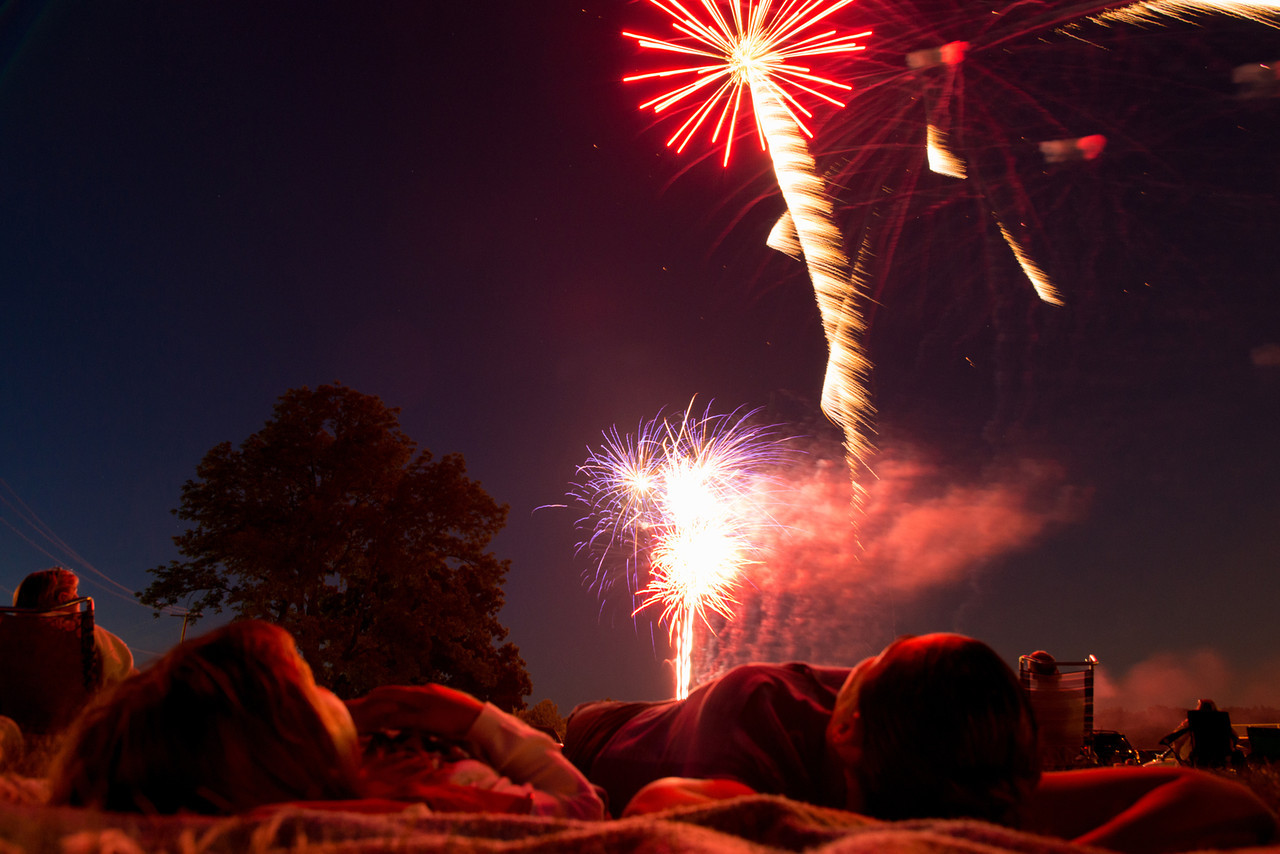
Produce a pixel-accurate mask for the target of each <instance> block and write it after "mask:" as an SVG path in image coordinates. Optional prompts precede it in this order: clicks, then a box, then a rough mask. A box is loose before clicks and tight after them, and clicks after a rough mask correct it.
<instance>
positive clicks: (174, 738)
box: [50, 621, 360, 814]
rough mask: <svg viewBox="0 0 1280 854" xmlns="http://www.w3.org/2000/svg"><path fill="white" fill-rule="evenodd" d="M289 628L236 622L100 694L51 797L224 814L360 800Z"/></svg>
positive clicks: (351, 760) (66, 750) (354, 769)
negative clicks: (274, 806)
mask: <svg viewBox="0 0 1280 854" xmlns="http://www.w3.org/2000/svg"><path fill="white" fill-rule="evenodd" d="M310 682H311V676H310V673H309V672H308V671H307V670H306V665H305V664H304V663H303V662H302V660H301V659H300V658H299V657H298V654H297V652H296V649H295V647H294V642H293V639H292V638H291V637H290V636H289V634H288V632H286V631H285V630H284V629H281V628H280V627H278V626H275V625H272V624H270V623H263V622H257V621H243V622H235V623H231V624H230V625H228V626H225V627H223V628H221V629H218V630H216V631H214V632H211V633H210V634H208V635H205V636H203V637H201V638H197V639H195V640H192V641H188V642H186V643H184V644H182V645H180V646H178V647H177V648H175V649H174V650H173V651H171V652H170V653H169V654H168V655H166V656H165V657H164V658H162V659H161V660H160V661H158V662H157V663H156V664H154V665H152V666H151V667H150V668H148V669H147V670H145V671H143V672H142V673H141V674H139V675H137V676H134V677H132V678H130V679H126V680H124V681H123V682H121V683H120V684H119V685H118V686H116V688H115V689H114V690H112V691H109V692H107V693H106V694H104V695H101V696H100V697H99V698H98V699H97V700H96V701H95V702H93V703H92V704H91V705H90V706H89V708H87V709H86V710H85V712H84V713H83V714H82V715H81V716H80V718H79V719H78V720H77V721H76V723H75V724H74V725H73V726H72V728H71V730H70V732H69V733H68V734H67V739H66V742H65V744H64V746H63V748H62V751H61V752H60V754H59V756H58V757H57V758H56V760H55V763H54V767H53V771H52V774H51V780H50V784H51V786H50V788H51V793H50V802H51V803H54V804H68V805H73V806H87V807H95V808H98V809H105V810H112V811H117V812H147V813H174V812H180V811H190V812H196V813H206V814H226V813H234V812H240V811H243V810H247V809H251V808H253V807H256V806H260V805H262V804H270V803H279V802H282V801H291V800H342V799H347V798H355V797H359V794H360V793H359V791H358V786H357V782H356V781H357V775H358V757H357V756H356V755H355V754H354V752H352V751H351V750H349V749H347V747H348V746H345V745H339V744H335V742H334V739H333V737H332V736H331V735H330V730H329V729H328V728H327V727H326V726H325V722H324V720H323V718H322V717H321V713H320V711H319V710H318V709H317V708H316V703H315V693H314V691H315V689H314V687H312V686H311V685H310V684H309V683H310Z"/></svg>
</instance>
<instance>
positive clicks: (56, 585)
mask: <svg viewBox="0 0 1280 854" xmlns="http://www.w3.org/2000/svg"><path fill="white" fill-rule="evenodd" d="M79 589H80V577H79V576H77V575H76V574H75V573H74V572H72V571H71V570H69V569H65V568H63V567H61V566H55V567H51V568H49V569H41V570H38V571H37V572H33V573H31V574H30V575H28V576H27V577H26V578H24V579H22V583H21V584H19V585H18V589H17V590H15V591H13V607H15V608H32V609H35V610H40V611H48V610H49V609H51V608H56V607H58V606H59V605H65V604H67V603H68V602H71V601H73V600H74V599H75V598H76V591H77V590H79Z"/></svg>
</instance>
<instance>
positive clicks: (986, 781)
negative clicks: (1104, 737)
mask: <svg viewBox="0 0 1280 854" xmlns="http://www.w3.org/2000/svg"><path fill="white" fill-rule="evenodd" d="M857 710H858V715H859V716H860V718H861V725H862V727H863V733H864V735H863V739H862V745H861V748H862V749H861V755H860V758H859V762H858V764H857V766H856V767H855V768H854V769H853V772H854V773H855V774H856V775H857V778H858V781H859V785H860V786H861V787H862V790H863V797H864V798H865V807H866V810H867V812H868V813H869V814H870V815H873V816H875V817H876V818H882V819H902V818H914V817H926V816H927V817H934V818H959V817H968V818H980V819H984V820H987V821H992V822H996V823H999V824H1006V825H1016V824H1018V821H1019V818H1020V812H1021V808H1022V805H1023V802H1024V801H1025V799H1026V796H1027V795H1028V794H1029V793H1030V791H1031V789H1032V788H1034V786H1035V785H1036V782H1037V781H1038V780H1039V777H1040V768H1039V762H1038V759H1037V749H1036V729H1035V722H1034V719H1033V717H1032V713H1031V708H1030V703H1029V702H1028V700H1027V698H1026V696H1025V695H1024V693H1023V692H1022V690H1021V688H1020V686H1019V685H1018V679H1017V677H1016V676H1015V675H1014V673H1013V671H1012V670H1010V669H1009V667H1008V665H1006V664H1005V663H1004V662H1003V661H1002V660H1001V659H1000V658H999V656H997V655H996V654H995V652H994V651H993V650H992V649H991V648H990V647H989V646H987V645H986V644H984V643H982V642H980V641H976V640H974V639H972V638H967V637H963V636H961V635H927V636H924V637H919V638H901V639H899V640H898V641H896V642H894V643H893V644H892V645H890V646H889V647H888V648H887V649H886V650H885V651H884V653H883V654H882V655H881V656H880V658H879V659H878V660H877V661H876V662H875V663H874V664H873V665H872V666H871V669H870V670H869V672H868V673H867V674H866V677H865V679H864V680H863V682H862V684H861V686H860V690H859V694H858V704H857Z"/></svg>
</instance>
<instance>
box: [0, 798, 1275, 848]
mask: <svg viewBox="0 0 1280 854" xmlns="http://www.w3.org/2000/svg"><path fill="white" fill-rule="evenodd" d="M1085 850H1088V849H1084V848H1081V847H1079V846H1074V845H1071V844H1069V843H1067V842H1063V841H1061V840H1054V839H1047V838H1044V837H1040V836H1034V835H1031V834H1027V833H1020V832H1018V831H1015V830H1010V829H1007V828H1002V827H997V826H995V825H991V824H986V823H984V822H978V821H939V820H919V821H904V822H880V821H875V820H873V819H869V818H865V817H863V816H859V815H855V814H853V813H848V812H843V811H840V810H831V809H823V808H821V807H814V806H810V805H808V804H802V803H797V802H795V801H790V800H787V799H786V798H782V797H778V796H772V795H759V796H753V797H747V798H739V799H736V800H732V801H720V802H716V803H710V804H705V805H698V806H692V807H683V808H680V809H674V810H670V811H668V812H663V813H657V814H653V815H647V816H637V817H634V818H625V819H619V820H611V821H603V822H584V821H573V820H568V819H548V818H535V817H529V816H497V815H484V814H474V813H432V812H430V811H428V810H427V809H426V808H425V807H421V806H417V807H409V808H407V809H405V810H402V811H399V812H396V813H392V814H375V815H370V814H362V813H360V812H357V811H354V810H334V809H321V808H313V807H308V806H303V805H287V806H280V807H275V808H272V809H270V810H265V811H261V812H258V813H254V814H253V815H248V816H235V817H230V818H207V817H198V816H141V815H124V814H117V813H103V812H95V811H91V810H81V809H73V808H67V807H46V806H35V805H30V804H28V805H20V804H12V803H10V804H4V805H0V854H34V852H46V851H47V852H59V854H140V852H149V854H150V852H172V854H206V852H208V854H212V852H258V853H259V854H265V852H277V851H279V852H285V851H288V852H304V851H305V852H308V854H364V853H365V852H374V851H397V852H406V854H415V852H424V853H425V852H448V854H472V852H477V853H478V852H503V854H534V852H538V853H539V854H541V852H547V854H549V852H571V854H596V852H599V854H627V852H691V854H774V852H793V851H794V852H800V851H804V852H815V854H881V852H891V854H1002V853H1003V854H1080V852H1083V851H1085ZM1270 854H1280V849H1271V851H1270Z"/></svg>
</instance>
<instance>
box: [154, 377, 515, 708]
mask: <svg viewBox="0 0 1280 854" xmlns="http://www.w3.org/2000/svg"><path fill="white" fill-rule="evenodd" d="M398 413H399V410H398V409H394V408H388V407H387V406H386V405H384V404H383V402H382V401H381V400H380V399H378V398H377V397H373V396H370V395H365V394H361V393H359V392H357V391H354V390H352V389H349V388H346V387H344V386H341V385H333V386H321V387H319V388H317V389H316V390H314V391H312V390H310V389H308V388H300V389H293V390H290V391H288V392H286V393H285V394H284V395H282V396H281V398H280V400H279V401H278V402H277V403H276V406H275V410H274V414H273V417H272V418H271V420H269V421H268V422H267V423H266V425H265V426H264V427H263V428H262V429H261V430H259V431H258V432H257V433H254V434H253V435H252V436H250V437H249V438H248V439H246V440H245V441H244V442H243V443H242V444H241V445H240V447H239V448H238V449H237V448H233V447H232V446H231V443H230V442H223V443H222V444H220V445H217V446H216V447H214V448H213V449H212V450H210V451H209V452H208V453H207V454H206V455H205V457H204V459H203V460H202V461H201V463H200V465H199V466H198V467H197V469H196V479H195V480H189V481H187V482H186V484H184V485H183V487H182V503H181V506H180V507H179V508H178V509H176V510H174V511H173V512H174V514H175V515H176V516H177V517H178V518H179V519H182V520H184V521H187V522H190V523H191V527H190V528H189V529H188V530H187V531H186V532H185V533H183V534H180V535H178V536H176V537H174V542H175V543H176V544H177V546H178V551H179V552H180V553H181V554H182V555H183V557H185V560H182V561H170V562H169V564H167V565H165V566H159V567H155V568H153V569H151V570H149V572H150V573H152V574H153V575H154V576H155V580H154V581H153V582H152V583H151V584H150V585H148V587H147V589H146V590H145V591H143V592H142V593H140V594H138V596H139V598H140V599H141V600H142V602H143V603H145V604H147V605H150V606H152V607H153V608H156V609H157V610H159V609H160V608H163V607H165V606H169V605H176V604H180V603H181V604H185V605H186V606H187V607H188V608H189V609H190V612H191V618H192V620H196V619H199V617H200V616H201V615H203V614H205V613H207V612H213V613H218V612H221V611H222V610H223V608H224V607H225V608H229V609H230V610H231V611H233V612H234V613H235V614H236V615H237V617H238V618H256V619H263V620H269V621H271V622H274V623H278V624H279V625H281V626H283V627H284V628H286V629H288V630H289V631H290V632H292V633H293V635H294V637H295V638H296V639H297V642H298V648H299V649H300V650H301V651H302V653H303V655H304V656H305V657H306V659H307V661H308V662H310V664H311V666H312V669H313V670H314V672H315V675H316V680H317V681H318V682H319V683H320V684H322V685H326V686H328V687H330V688H332V689H333V690H334V691H335V692H337V693H338V694H339V695H340V696H347V697H350V696H358V695H360V694H363V693H364V692H366V691H368V690H369V689H370V688H372V687H374V686H375V685H379V684H387V683H401V684H423V683H426V682H439V683H443V684H446V685H450V686H453V687H455V688H459V689H461V690H464V691H468V692H470V693H472V694H475V695H476V696H478V697H480V698H482V699H486V700H489V701H491V702H493V703H495V704H497V705H499V706H503V707H506V708H511V709H519V708H523V707H524V702H523V699H522V698H523V697H524V695H526V694H528V693H529V691H530V690H531V686H530V682H529V677H528V674H527V673H526V671H525V666H524V661H523V660H522V659H521V658H520V655H519V652H518V650H517V649H516V647H515V646H514V645H512V644H511V643H503V641H504V639H505V638H506V636H507V630H506V628H504V627H503V626H502V625H501V624H500V623H499V622H498V619H497V614H498V611H499V610H500V609H501V607H502V604H503V594H502V583H503V581H504V580H505V578H506V573H507V569H508V562H507V561H505V560H498V559H497V558H495V557H494V556H493V555H492V554H491V553H489V552H487V551H486V549H487V547H488V545H489V542H490V540H491V539H492V538H493V536H494V535H495V534H496V533H497V532H498V531H499V530H500V529H501V528H502V526H503V524H504V523H505V522H506V514H507V508H506V506H505V505H499V504H497V503H495V502H494V500H493V499H492V498H491V497H490V496H489V495H488V494H487V493H486V492H485V491H484V490H483V489H482V488H481V487H480V484H479V483H478V482H476V481H473V480H470V479H468V478H467V476H466V467H465V463H464V461H463V459H462V457H461V456H460V455H457V454H449V455H447V456H444V457H441V458H440V459H439V460H435V459H433V458H432V455H431V454H430V452H429V451H426V450H423V451H421V452H420V453H418V452H416V448H417V446H416V444H415V443H414V442H413V440H411V439H410V438H409V437H408V436H406V435H405V434H404V433H403V432H401V430H400V423H399V417H398Z"/></svg>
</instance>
